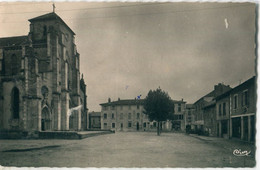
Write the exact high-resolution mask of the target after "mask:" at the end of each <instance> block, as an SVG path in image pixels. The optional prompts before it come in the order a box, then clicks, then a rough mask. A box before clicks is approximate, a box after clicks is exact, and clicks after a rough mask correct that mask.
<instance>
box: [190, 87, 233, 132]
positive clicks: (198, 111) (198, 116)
mask: <svg viewBox="0 0 260 170" xmlns="http://www.w3.org/2000/svg"><path fill="white" fill-rule="evenodd" d="M230 89H231V88H230V86H229V85H224V84H222V83H219V84H218V85H215V86H214V90H213V91H211V92H210V93H208V94H206V95H205V96H203V97H201V98H200V99H199V100H197V101H196V102H195V103H194V104H193V105H194V107H195V111H194V122H192V129H195V131H198V132H204V131H205V129H204V126H205V122H204V107H205V106H208V105H209V104H210V103H211V102H213V101H214V98H215V97H217V96H219V95H221V94H223V93H225V92H227V91H228V90H230ZM208 111H209V110H208ZM208 114H215V111H212V113H207V115H208Z"/></svg>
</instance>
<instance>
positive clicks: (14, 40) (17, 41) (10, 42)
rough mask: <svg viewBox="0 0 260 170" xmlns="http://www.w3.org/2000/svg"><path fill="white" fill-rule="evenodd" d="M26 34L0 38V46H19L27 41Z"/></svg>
mask: <svg viewBox="0 0 260 170" xmlns="http://www.w3.org/2000/svg"><path fill="white" fill-rule="evenodd" d="M28 42H29V40H28V36H17V37H5V38H0V47H12V46H20V45H23V44H26V43H28Z"/></svg>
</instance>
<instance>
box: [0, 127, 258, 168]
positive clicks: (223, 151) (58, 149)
mask: <svg viewBox="0 0 260 170" xmlns="http://www.w3.org/2000/svg"><path fill="white" fill-rule="evenodd" d="M234 149H241V150H242V151H243V150H247V151H251V154H250V155H249V156H235V155H233V151H234ZM254 150H255V148H254V146H253V145H250V144H245V143H242V142H239V141H231V140H226V139H221V138H212V137H201V138H200V137H196V136H190V135H186V134H182V133H162V134H161V136H157V135H156V133H155V132H116V133H115V134H108V135H102V136H95V137H90V138H86V139H83V140H0V165H2V166H16V167H110V168H112V167H148V168H152V167H153V168H155V167H172V168H175V167H183V168H186V167H194V168H195V167H254V166H255V159H254Z"/></svg>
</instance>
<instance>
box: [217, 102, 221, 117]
mask: <svg viewBox="0 0 260 170" xmlns="http://www.w3.org/2000/svg"><path fill="white" fill-rule="evenodd" d="M218 115H219V116H221V104H219V105H218Z"/></svg>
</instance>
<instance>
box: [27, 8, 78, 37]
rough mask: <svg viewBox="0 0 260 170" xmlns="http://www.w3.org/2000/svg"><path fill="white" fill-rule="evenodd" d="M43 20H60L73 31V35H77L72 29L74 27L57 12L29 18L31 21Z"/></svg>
mask: <svg viewBox="0 0 260 170" xmlns="http://www.w3.org/2000/svg"><path fill="white" fill-rule="evenodd" d="M43 20H59V21H61V22H62V23H63V24H64V25H65V26H66V27H67V28H68V29H69V30H70V31H71V32H72V33H73V35H75V33H74V32H73V31H72V29H70V27H69V26H68V25H67V24H66V23H65V22H64V21H63V20H62V19H61V18H60V17H59V16H58V15H57V14H56V13H55V12H51V13H48V14H44V15H41V16H38V17H35V18H32V19H29V21H30V22H34V21H43Z"/></svg>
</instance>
